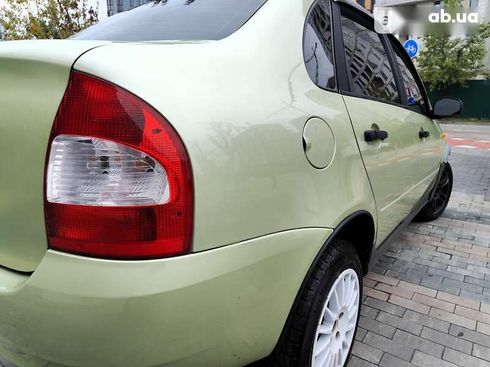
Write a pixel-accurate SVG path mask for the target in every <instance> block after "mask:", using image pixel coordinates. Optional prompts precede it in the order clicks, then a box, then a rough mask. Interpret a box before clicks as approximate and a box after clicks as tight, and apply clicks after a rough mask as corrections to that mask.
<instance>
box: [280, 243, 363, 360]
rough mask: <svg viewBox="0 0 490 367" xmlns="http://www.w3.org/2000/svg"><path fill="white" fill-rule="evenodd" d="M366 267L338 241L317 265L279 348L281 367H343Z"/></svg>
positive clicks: (356, 321)
mask: <svg viewBox="0 0 490 367" xmlns="http://www.w3.org/2000/svg"><path fill="white" fill-rule="evenodd" d="M361 274H362V273H361V263H360V261H359V257H358V255H357V252H356V251H355V249H354V247H353V246H352V245H351V244H350V243H349V242H346V241H343V240H334V241H333V242H332V243H331V244H330V246H329V247H328V248H327V249H326V251H325V252H324V253H323V254H322V255H321V257H320V259H319V261H317V263H316V264H315V265H314V269H313V270H312V271H311V274H310V275H309V277H308V279H307V280H306V283H305V286H304V287H303V289H302V291H301V294H300V295H299V300H298V301H297V302H296V304H295V307H294V309H293V310H292V311H291V315H290V319H289V320H288V324H287V325H286V328H285V329H284V331H283V334H282V336H281V340H280V342H279V344H278V347H277V348H276V351H275V355H274V361H275V362H276V363H275V364H276V365H278V366H291V367H292V366H304V367H306V366H308V367H309V366H311V367H343V366H345V365H346V364H347V360H348V356H349V354H350V351H351V349H352V344H353V341H354V335H355V332H356V327H357V323H358V321H359V309H360V305H361V289H362V275H361Z"/></svg>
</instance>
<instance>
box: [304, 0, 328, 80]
mask: <svg viewBox="0 0 490 367" xmlns="http://www.w3.org/2000/svg"><path fill="white" fill-rule="evenodd" d="M303 53H304V59H305V65H306V70H307V71H308V75H309V76H310V78H311V80H313V82H314V83H315V84H316V85H317V86H319V87H320V88H324V89H335V85H336V82H335V72H334V63H333V51H332V24H331V16H330V4H329V2H328V1H326V0H318V1H317V2H316V3H315V4H314V5H313V7H312V8H311V10H310V12H309V13H308V17H307V21H306V25H305V33H304V41H303Z"/></svg>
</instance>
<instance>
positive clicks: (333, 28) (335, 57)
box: [301, 0, 339, 93]
mask: <svg viewBox="0 0 490 367" xmlns="http://www.w3.org/2000/svg"><path fill="white" fill-rule="evenodd" d="M322 1H323V2H325V3H326V4H327V6H328V7H329V8H330V27H331V30H330V32H331V33H332V37H331V38H332V56H333V57H332V63H333V65H332V66H333V71H334V74H335V75H334V77H335V88H327V87H322V86H320V85H318V84H317V83H315V82H314V81H313V79H311V77H310V75H309V73H308V69H307V68H306V58H305V40H306V29H307V26H308V21H309V19H310V15H311V13H312V12H313V9H314V8H315V6H317V5H318V3H320V2H322ZM333 19H334V16H333V6H332V0H315V1H313V3H312V4H311V6H310V8H309V9H308V13H306V17H305V21H304V25H303V39H302V41H301V45H302V48H303V50H302V53H303V66H304V67H305V71H306V74H307V75H308V79H309V80H311V82H312V83H313V84H314V85H315V86H316V87H318V88H320V89H321V90H324V91H326V92H337V93H338V92H339V77H338V70H337V64H338V63H337V56H336V54H337V52H336V49H335V38H336V37H335V31H334V30H335V27H334V23H333Z"/></svg>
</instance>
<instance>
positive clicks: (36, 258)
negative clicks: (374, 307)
mask: <svg viewBox="0 0 490 367" xmlns="http://www.w3.org/2000/svg"><path fill="white" fill-rule="evenodd" d="M100 44H103V42H78V43H73V42H70V41H19V42H17V41H15V42H14V41H12V42H2V43H1V44H0V172H1V174H0V265H2V266H6V267H9V268H13V269H16V270H19V271H25V272H27V271H32V270H34V269H35V268H36V266H37V265H38V264H39V262H40V261H41V259H42V257H43V256H44V254H45V253H46V250H47V243H46V230H45V226H44V209H43V185H44V165H45V159H46V148H47V144H48V138H49V134H50V132H51V126H52V124H53V120H54V117H55V115H56V111H57V110H58V106H59V104H60V101H61V98H62V97H63V94H64V92H65V88H66V85H67V82H68V78H69V76H70V70H71V67H72V65H73V62H74V61H75V59H76V58H77V57H78V56H79V55H80V54H82V53H83V52H85V51H86V50H89V49H91V48H93V47H95V46H97V45H100Z"/></svg>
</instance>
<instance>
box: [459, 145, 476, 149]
mask: <svg viewBox="0 0 490 367" xmlns="http://www.w3.org/2000/svg"><path fill="white" fill-rule="evenodd" d="M454 147H456V148H466V149H477V147H474V146H473V145H455V146H454Z"/></svg>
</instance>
